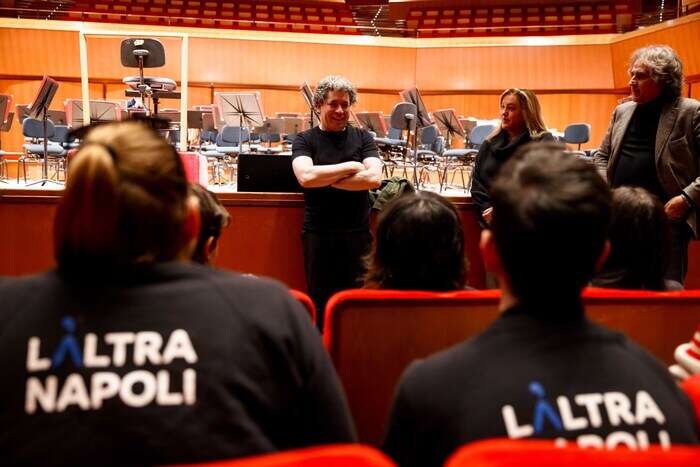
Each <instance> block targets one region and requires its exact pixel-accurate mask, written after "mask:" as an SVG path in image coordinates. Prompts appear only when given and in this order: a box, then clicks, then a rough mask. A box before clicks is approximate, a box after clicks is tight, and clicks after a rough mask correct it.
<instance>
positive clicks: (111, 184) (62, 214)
mask: <svg viewBox="0 0 700 467" xmlns="http://www.w3.org/2000/svg"><path fill="white" fill-rule="evenodd" d="M118 184H119V175H118V173H117V170H116V167H115V163H114V159H113V158H112V156H111V155H110V151H109V149H108V147H107V146H105V145H102V144H87V145H85V146H84V147H83V148H82V149H81V150H80V152H79V154H78V155H77V156H76V157H75V158H74V160H73V161H72V164H71V168H70V182H69V183H68V185H67V186H66V191H65V194H64V196H63V201H62V203H61V205H60V206H59V207H58V211H57V213H56V222H55V226H54V245H55V252H56V262H57V263H58V265H59V267H61V266H65V265H68V264H84V263H85V262H86V261H88V259H90V258H91V259H92V260H93V261H99V262H102V263H104V262H106V263H113V262H114V261H115V258H113V257H112V250H113V248H114V243H115V239H116V235H117V226H118V219H119V186H118Z"/></svg>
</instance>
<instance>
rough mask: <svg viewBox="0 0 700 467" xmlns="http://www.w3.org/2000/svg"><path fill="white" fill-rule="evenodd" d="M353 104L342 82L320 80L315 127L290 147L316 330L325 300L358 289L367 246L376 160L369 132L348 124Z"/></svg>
mask: <svg viewBox="0 0 700 467" xmlns="http://www.w3.org/2000/svg"><path fill="white" fill-rule="evenodd" d="M356 101H357V91H356V90H355V88H354V86H353V85H352V84H351V83H350V82H349V81H348V80H346V79H345V78H343V77H341V76H327V77H325V78H323V79H322V80H321V81H319V83H318V85H317V86H316V92H315V93H314V105H315V107H316V110H317V111H318V112H319V114H320V124H319V126H317V127H315V128H311V129H309V130H306V131H303V132H301V133H299V134H298V135H297V137H296V139H295V140H294V143H293V145H292V159H293V160H292V168H293V169H294V175H296V177H297V180H299V184H300V185H301V186H302V187H303V189H304V201H305V206H304V226H303V229H302V240H303V246H304V269H305V271H306V282H307V287H308V291H309V295H310V296H311V298H312V300H313V301H314V304H315V305H316V308H317V310H318V319H317V321H318V325H319V327H320V328H321V329H323V310H324V307H325V305H326V301H327V300H328V298H330V296H331V295H333V294H334V293H335V292H337V291H339V290H343V289H349V288H353V287H357V286H358V282H357V281H358V279H359V278H361V277H362V274H363V272H364V265H363V262H362V258H363V256H364V255H365V254H366V253H368V252H369V248H370V245H371V242H372V236H371V234H370V231H369V209H370V206H369V199H368V196H367V190H369V189H371V188H377V187H379V185H380V183H381V172H382V162H381V160H380V159H379V153H378V152H377V147H376V146H375V144H374V139H373V138H372V136H371V135H370V134H369V132H367V131H366V130H361V129H359V128H354V127H352V126H350V125H348V119H349V117H350V107H351V106H352V105H353V104H354V103H355V102H356Z"/></svg>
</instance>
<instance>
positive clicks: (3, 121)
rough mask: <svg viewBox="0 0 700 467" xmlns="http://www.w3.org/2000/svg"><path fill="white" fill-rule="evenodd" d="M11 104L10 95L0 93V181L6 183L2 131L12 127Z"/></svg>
mask: <svg viewBox="0 0 700 467" xmlns="http://www.w3.org/2000/svg"><path fill="white" fill-rule="evenodd" d="M11 106H12V95H10V94H0V182H2V183H7V182H6V181H5V178H7V161H5V158H4V155H5V153H4V152H3V151H2V136H1V135H2V133H6V132H8V131H10V128H12V117H14V115H15V114H14V112H10V107H11Z"/></svg>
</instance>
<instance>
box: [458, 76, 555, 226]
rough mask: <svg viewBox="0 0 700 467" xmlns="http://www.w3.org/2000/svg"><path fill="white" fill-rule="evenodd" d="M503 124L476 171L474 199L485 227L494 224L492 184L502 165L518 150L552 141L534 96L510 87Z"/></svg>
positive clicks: (480, 157) (504, 97) (504, 101)
mask: <svg viewBox="0 0 700 467" xmlns="http://www.w3.org/2000/svg"><path fill="white" fill-rule="evenodd" d="M500 104H501V115H500V119H501V124H500V125H499V127H498V129H497V130H496V131H494V132H493V133H492V134H491V135H490V136H489V137H488V138H487V139H486V141H484V143H483V144H482V145H481V148H480V149H479V154H478V155H477V158H476V167H475V168H474V178H473V181H472V188H471V196H472V200H473V201H474V206H475V207H476V209H477V213H478V215H479V218H480V219H481V220H482V221H483V224H484V225H488V224H490V223H491V213H492V212H493V209H492V208H491V197H490V196H489V191H490V189H491V183H492V182H493V180H494V178H495V177H496V174H497V173H498V171H499V170H500V168H501V166H502V165H503V164H504V163H505V162H506V161H507V160H508V159H510V158H511V156H512V155H513V154H514V153H515V151H516V149H518V148H519V147H521V146H523V145H524V144H527V143H529V142H531V141H552V140H553V139H554V137H553V136H552V135H551V134H550V133H548V132H547V127H546V126H545V124H544V120H543V119H542V110H541V108H540V103H539V101H538V100H537V96H535V93H533V92H532V91H530V90H528V89H517V88H511V89H506V90H505V91H504V92H503V94H501V99H500Z"/></svg>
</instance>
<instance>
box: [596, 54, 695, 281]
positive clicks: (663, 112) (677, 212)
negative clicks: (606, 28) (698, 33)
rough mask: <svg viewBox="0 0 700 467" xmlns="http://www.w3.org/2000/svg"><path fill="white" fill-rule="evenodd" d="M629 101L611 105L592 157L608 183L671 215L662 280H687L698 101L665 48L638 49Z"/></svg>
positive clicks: (632, 66) (675, 57)
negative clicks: (638, 191)
mask: <svg viewBox="0 0 700 467" xmlns="http://www.w3.org/2000/svg"><path fill="white" fill-rule="evenodd" d="M629 74H630V81H629V86H630V91H631V95H630V99H629V100H628V101H627V102H624V103H622V104H620V105H619V106H617V108H615V111H614V112H613V116H612V121H611V122H610V127H609V128H608V132H607V134H606V135H605V138H604V139H603V142H602V144H601V145H600V149H599V150H598V151H597V152H596V154H595V155H594V159H595V162H596V165H597V166H598V168H599V170H600V172H601V174H602V175H603V176H606V177H607V180H608V183H609V184H610V186H611V187H613V188H616V187H619V186H636V187H641V188H644V189H646V190H647V191H649V192H650V193H652V194H654V195H656V196H657V197H658V198H659V199H660V200H661V201H662V202H663V203H664V210H665V212H666V215H667V217H668V219H669V226H670V231H671V237H672V241H671V249H670V254H669V258H668V259H669V261H668V269H667V271H666V275H665V277H666V279H668V280H673V281H677V282H680V283H681V284H682V283H683V282H684V280H685V275H686V272H687V268H688V242H689V241H690V239H691V238H692V237H697V236H698V219H697V205H698V203H700V178H699V175H700V173H698V156H699V155H700V102H698V101H696V100H694V99H687V98H684V97H680V95H681V89H682V87H683V64H682V63H681V61H680V59H679V58H678V55H677V54H676V52H675V51H674V50H673V49H672V48H670V47H668V46H657V45H654V46H648V47H643V48H641V49H638V50H636V51H635V52H634V53H633V54H632V58H631V60H630V68H629Z"/></svg>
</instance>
